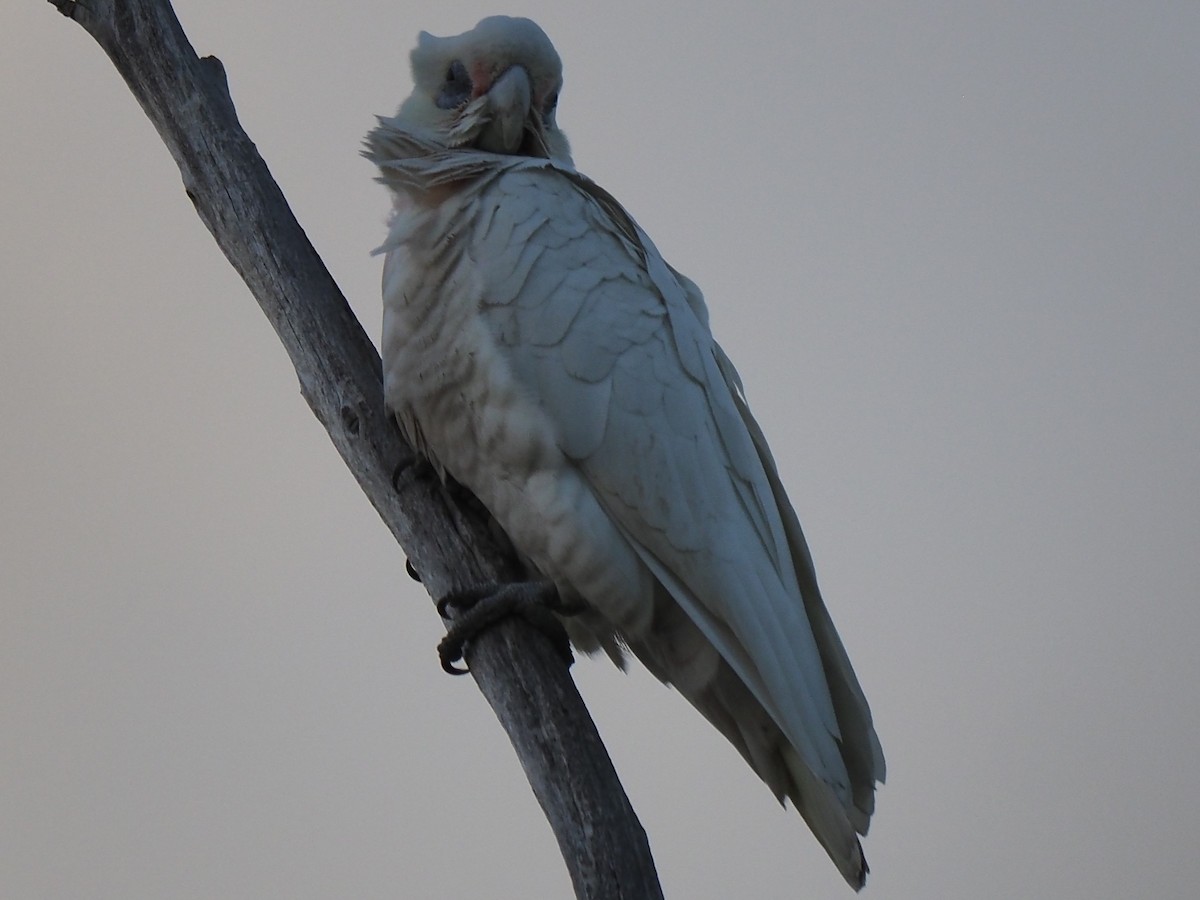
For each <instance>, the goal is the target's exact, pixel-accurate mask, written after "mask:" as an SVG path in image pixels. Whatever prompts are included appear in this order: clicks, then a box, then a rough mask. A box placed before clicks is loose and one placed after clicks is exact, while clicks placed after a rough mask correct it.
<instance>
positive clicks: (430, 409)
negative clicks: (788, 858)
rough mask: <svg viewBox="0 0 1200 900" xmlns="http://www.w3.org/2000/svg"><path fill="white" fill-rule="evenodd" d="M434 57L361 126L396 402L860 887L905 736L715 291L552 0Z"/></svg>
mask: <svg viewBox="0 0 1200 900" xmlns="http://www.w3.org/2000/svg"><path fill="white" fill-rule="evenodd" d="M412 74H413V81H414V83H415V87H414V89H413V93H412V95H411V96H410V97H409V98H408V99H407V100H405V101H404V103H403V105H401V107H400V110H399V112H398V114H397V115H396V116H395V117H394V118H381V119H380V120H379V125H378V127H377V128H375V129H374V130H373V131H372V132H371V133H370V134H369V135H368V137H367V140H366V145H367V149H366V151H365V155H366V156H368V157H369V158H370V159H371V160H372V161H374V162H375V163H376V164H377V165H378V166H379V169H380V171H381V173H382V175H381V179H380V180H381V181H383V182H384V183H385V184H386V185H387V186H388V187H389V188H390V189H391V190H392V192H393V193H394V195H395V209H394V213H393V216H392V218H391V221H390V231H389V234H388V237H387V240H386V242H385V243H384V244H383V246H382V247H381V248H380V251H381V252H386V254H387V258H386V261H385V263H384V273H383V306H384V313H383V368H384V382H385V396H386V400H387V404H388V407H389V409H390V410H391V411H392V412H393V413H394V414H395V416H396V418H397V419H398V420H399V423H400V426H401V428H402V429H403V431H404V433H405V435H406V436H407V437H408V439H409V440H410V441H411V443H412V444H413V446H414V447H415V448H416V449H417V450H418V451H419V452H420V453H421V454H423V455H424V456H425V457H426V458H428V460H429V461H430V462H431V463H432V464H433V466H434V467H435V468H436V469H437V471H439V472H440V473H442V474H443V475H449V476H451V477H453V478H454V479H455V480H456V481H458V482H459V483H461V484H462V485H465V486H466V487H467V488H469V489H470V490H471V491H472V492H473V493H474V494H475V496H476V497H478V498H479V500H480V501H481V502H482V504H483V505H484V506H485V507H486V508H487V510H488V511H489V513H490V514H491V515H492V516H493V517H494V518H495V520H496V522H497V523H498V524H499V525H500V526H501V527H502V528H503V530H504V532H505V533H506V534H507V535H508V537H509V539H510V540H511V541H512V544H513V546H514V547H515V548H516V549H517V551H518V553H519V554H520V555H521V557H522V558H523V559H524V561H525V563H526V565H527V566H528V567H529V569H530V570H531V571H532V572H533V573H534V575H535V577H537V578H540V579H543V580H545V581H548V582H552V583H553V585H554V586H555V587H556V588H557V590H558V593H559V594H560V596H561V597H562V598H563V600H564V602H565V603H567V604H570V605H575V606H578V607H581V608H582V609H583V612H582V613H580V614H578V615H572V616H569V617H565V619H564V624H565V625H566V627H567V629H568V632H569V633H570V636H571V639H572V642H573V643H574V644H575V646H576V647H578V648H579V649H581V650H584V651H586V652H591V651H594V650H597V649H599V648H603V649H605V650H607V651H608V652H609V654H610V655H612V656H613V657H614V658H615V659H620V658H621V657H622V654H623V653H624V651H625V649H626V648H627V649H628V650H629V651H632V653H633V654H634V655H635V656H637V657H638V658H639V659H640V660H641V661H642V662H643V663H644V664H645V665H646V666H647V667H648V668H649V669H650V671H652V672H653V673H654V674H655V675H656V676H658V677H659V678H660V679H662V680H663V681H665V682H668V683H670V684H672V685H674V686H675V687H676V688H677V689H678V690H679V692H680V693H681V694H683V696H685V697H686V698H687V699H688V700H689V701H690V702H691V703H692V705H693V706H695V707H696V708H697V709H698V710H699V711H700V712H701V713H703V714H704V715H705V716H706V717H707V718H708V719H709V721H710V722H712V724H713V725H715V726H716V727H717V728H718V729H720V731H721V733H722V734H724V735H725V737H726V738H728V739H729V741H730V742H731V743H732V744H733V745H734V746H735V747H736V748H737V749H738V751H739V752H740V753H741V754H742V756H743V757H745V759H746V761H747V762H748V763H749V764H750V765H751V766H752V767H753V769H754V771H755V772H757V773H758V775H759V777H761V778H762V780H763V781H765V782H766V783H767V785H768V787H770V789H771V790H772V791H773V792H774V793H775V795H776V797H777V798H779V799H780V800H781V801H782V800H783V799H784V798H789V799H790V800H791V801H792V803H793V804H794V805H795V806H796V809H798V810H799V812H800V814H801V815H802V816H803V817H804V819H805V821H806V822H807V823H808V825H809V826H810V827H811V828H812V831H813V833H814V834H815V835H816V837H817V840H819V841H820V842H821V845H822V846H823V847H824V848H825V850H826V851H827V852H828V853H829V855H830V857H831V858H832V859H833V861H834V862H835V863H836V864H837V866H838V868H839V869H840V870H841V872H842V874H843V875H844V876H845V877H846V880H847V881H849V883H850V884H851V885H852V886H854V887H855V888H858V887H861V886H862V884H863V881H864V878H865V875H866V871H867V866H866V862H865V860H864V859H863V854H862V849H861V846H860V845H859V841H858V837H857V835H859V834H865V833H866V831H867V825H868V823H869V821H870V818H871V813H872V811H873V809H874V805H875V803H874V797H875V784H876V782H878V781H882V780H883V776H884V761H883V753H882V750H881V749H880V744H879V739H878V738H877V737H876V734H875V729H874V727H873V726H872V723H871V713H870V710H869V709H868V707H867V701H866V699H865V698H864V696H863V693H862V690H861V688H860V687H859V685H858V681H857V679H856V678H855V675H854V672H853V670H852V669H851V666H850V660H849V659H848V658H847V656H846V651H845V650H844V649H843V647H842V643H841V640H840V639H839V638H838V635H837V632H836V631H835V630H834V627H833V623H832V622H831V620H830V618H829V614H828V613H827V612H826V610H825V604H824V602H823V601H822V599H821V594H820V592H819V590H818V588H817V582H816V577H815V574H814V571H813V564H812V560H811V558H810V556H809V552H808V548H807V546H806V545H805V541H804V536H803V534H802V533H801V530H800V522H799V520H798V519H797V518H796V514H795V512H794V511H793V510H792V506H791V504H790V503H789V502H788V498H787V495H786V494H785V493H784V489H783V485H782V484H781V483H780V480H779V473H778V471H777V470H776V467H775V462H774V460H773V459H772V457H771V452H770V450H769V449H768V448H767V442H766V439H765V438H764V437H763V433H762V430H761V429H760V428H759V426H758V424H757V423H756V422H755V420H754V417H753V416H752V415H751V413H750V408H749V407H748V406H747V403H746V398H745V394H744V393H743V390H742V384H741V381H740V380H739V378H738V375H737V372H736V371H735V370H734V367H733V364H732V363H731V362H730V361H729V359H728V357H726V355H725V353H724V352H723V351H722V350H721V348H720V346H718V345H717V343H716V341H714V340H713V337H712V334H711V332H710V331H709V326H708V313H707V310H706V309H705V305H704V300H703V298H702V296H701V294H700V291H699V290H698V289H697V287H696V286H695V285H694V284H693V283H692V282H691V281H689V280H688V279H687V278H685V277H684V276H682V275H680V274H679V273H678V272H676V271H675V270H674V269H672V268H671V267H670V266H669V265H667V263H666V262H665V261H664V260H663V258H662V256H660V255H659V252H658V250H657V249H656V248H655V246H654V244H653V243H652V242H651V240H650V238H648V237H647V236H646V234H645V233H644V232H643V231H642V229H641V228H639V227H638V225H637V223H636V222H634V221H633V219H632V218H630V216H629V214H628V213H626V212H625V210H624V209H623V208H622V207H621V206H620V204H618V203H617V201H616V200H614V199H613V198H612V196H610V195H609V194H608V193H606V192H605V191H604V190H603V189H601V188H600V187H598V186H597V185H596V184H594V183H593V182H592V181H590V180H588V179H587V178H586V177H584V176H583V175H580V174H579V173H578V172H577V171H576V170H575V167H574V164H573V163H572V162H571V156H570V150H569V148H568V145H567V139H566V137H565V136H564V135H563V133H562V132H561V131H560V130H559V129H558V126H557V125H556V124H555V107H556V105H557V103H558V95H559V90H560V89H561V88H562V64H561V62H560V60H559V57H558V54H557V53H556V52H555V50H554V47H553V45H552V44H551V43H550V40H549V38H547V37H546V35H545V33H544V32H543V31H542V30H541V29H540V28H539V27H538V26H537V25H536V24H534V23H533V22H531V21H529V20H528V19H515V18H507V17H502V16H496V17H493V18H487V19H484V20H483V21H481V22H480V23H479V24H478V25H477V26H476V27H475V28H474V29H472V30H471V31H468V32H466V33H465V34H461V35H458V36H457V37H447V38H439V37H434V36H432V35H430V34H427V33H422V34H421V35H420V39H419V41H418V43H417V47H416V49H415V50H414V51H413V53H412Z"/></svg>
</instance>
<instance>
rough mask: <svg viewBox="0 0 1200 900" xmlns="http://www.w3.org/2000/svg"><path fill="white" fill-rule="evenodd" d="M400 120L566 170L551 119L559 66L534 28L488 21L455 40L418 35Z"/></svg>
mask: <svg viewBox="0 0 1200 900" xmlns="http://www.w3.org/2000/svg"><path fill="white" fill-rule="evenodd" d="M412 74H413V84H414V87H413V92H412V95H411V96H410V97H409V98H408V99H407V100H405V101H404V103H403V105H401V107H400V111H399V114H398V118H399V119H401V120H402V121H404V122H406V123H407V124H409V125H413V126H419V127H422V128H427V129H430V130H432V131H433V132H435V133H436V134H437V136H438V138H439V140H441V141H443V142H444V143H446V144H447V145H449V146H452V147H470V148H472V149H476V150H485V151H488V152H490V153H505V154H512V155H517V156H538V157H546V158H549V159H554V160H557V161H559V162H564V163H567V164H570V161H571V155H570V148H569V146H568V144H567V138H566V135H564V134H563V133H562V132H561V131H560V130H559V129H558V125H557V124H556V123H555V120H554V113H555V107H556V106H557V104H558V92H559V91H560V90H561V89H562V60H560V59H559V57H558V53H557V52H556V51H555V49H554V45H553V44H551V43H550V39H549V38H548V37H546V33H545V32H544V31H542V29H541V28H539V27H538V26H537V25H536V24H535V23H534V22H531V21H530V20H529V19H514V18H509V17H508V16H492V17H490V18H487V19H484V20H483V21H481V22H480V23H479V24H478V25H476V26H475V27H474V28H473V29H471V30H470V31H468V32H465V33H463V34H459V35H455V36H454V37H434V36H433V35H431V34H429V33H428V32H424V31H423V32H421V35H420V38H419V39H418V41H417V46H416V48H415V49H414V50H413V52H412Z"/></svg>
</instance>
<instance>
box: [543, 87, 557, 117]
mask: <svg viewBox="0 0 1200 900" xmlns="http://www.w3.org/2000/svg"><path fill="white" fill-rule="evenodd" d="M557 108H558V91H555V92H554V93H553V94H551V95H550V96H549V97H547V98H546V104H545V114H546V115H550V113H552V112H554V110H555V109H557Z"/></svg>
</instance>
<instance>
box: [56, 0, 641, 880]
mask: <svg viewBox="0 0 1200 900" xmlns="http://www.w3.org/2000/svg"><path fill="white" fill-rule="evenodd" d="M50 2H51V3H52V4H53V5H54V6H55V7H56V8H58V10H59V11H60V12H62V13H63V14H64V15H66V16H67V17H68V18H71V19H73V20H74V21H76V22H77V23H79V24H80V25H81V26H82V27H83V28H84V29H85V30H86V31H87V32H88V34H90V35H91V36H92V37H93V38H94V39H95V40H96V42H97V43H98V44H99V45H100V46H101V48H103V50H104V51H105V53H106V54H107V55H108V56H109V58H110V59H111V60H112V62H113V64H114V65H115V66H116V68H117V70H118V71H119V72H120V73H121V76H122V77H123V78H124V79H125V82H126V83H127V84H128V86H129V88H130V90H131V91H132V92H133V94H134V96H135V97H136V98H137V100H138V102H139V103H140V104H141V106H142V109H143V110H144V111H145V112H146V115H147V116H148V117H149V118H150V121H151V122H152V123H153V124H154V126H155V128H157V130H158V133H159V135H160V137H161V138H162V140H163V142H164V143H165V144H166V146H167V149H168V150H169V151H170V152H171V155H172V156H173V157H174V159H175V162H176V163H177V164H178V166H179V171H180V174H181V175H182V177H183V184H184V189H185V190H186V192H187V195H188V197H189V198H190V199H191V201H192V203H193V204H194V206H195V208H196V212H197V213H198V214H199V216H200V218H201V219H202V220H203V222H204V224H205V225H206V226H207V227H208V229H209V231H211V232H212V235H213V237H214V238H215V239H216V241H217V244H218V245H219V246H220V247H221V250H222V251H223V252H224V253H225V256H226V257H227V258H228V259H229V261H230V263H231V264H232V265H233V267H234V268H235V269H236V270H237V271H238V273H239V274H240V275H241V276H242V278H243V279H244V280H245V282H246V284H247V285H248V286H249V288H250V290H251V292H252V293H253V294H254V296H255V298H256V299H257V300H258V302H259V305H260V306H261V307H262V310H263V312H264V313H266V315H267V318H268V319H270V321H271V324H272V325H273V326H274V328H275V331H276V332H277V333H278V335H279V338H280V340H281V341H282V342H283V345H284V347H285V348H286V349H287V352H288V354H289V356H290V357H291V359H292V363H293V365H294V366H295V368H296V374H297V376H298V377H299V380H300V390H301V392H302V394H303V395H304V398H305V399H306V400H307V401H308V404H309V406H310V407H312V411H313V413H314V414H315V415H316V417H317V418H318V419H319V420H320V421H321V424H322V425H324V426H325V428H326V430H327V431H328V432H329V436H330V438H331V440H332V441H333V443H334V445H335V446H336V447H337V449H338V452H339V453H341V455H342V458H343V459H344V460H345V462H346V465H347V466H348V467H349V469H350V471H351V472H352V473H353V474H354V477H355V478H357V479H358V483H359V485H360V486H361V487H362V489H363V492H364V493H366V495H367V497H368V499H370V501H371V503H372V504H373V505H374V507H375V509H376V510H377V511H378V513H379V515H380V517H381V518H382V519H383V521H384V523H385V524H386V525H387V526H388V528H390V529H391V531H392V534H393V535H395V537H396V540H397V541H398V542H399V543H400V545H401V547H403V549H404V551H405V553H407V554H408V557H409V559H411V560H412V562H413V564H414V565H415V566H416V568H417V570H418V571H419V572H420V573H421V577H422V581H423V583H424V584H425V586H426V588H427V589H428V590H429V592H430V594H431V595H432V596H433V597H435V598H438V597H443V596H445V595H447V594H449V593H451V592H455V591H462V590H465V589H468V588H471V587H474V586H478V585H481V584H488V583H493V582H505V581H512V580H515V579H519V578H521V577H522V574H523V573H522V571H521V567H520V565H519V563H518V562H517V561H516V560H515V559H514V558H513V557H512V555H511V552H510V551H509V550H508V549H507V548H505V547H503V546H501V545H500V544H499V543H498V542H497V541H496V540H495V539H494V538H493V536H492V535H491V534H490V532H489V529H488V526H487V523H486V522H485V521H484V520H483V519H482V517H481V515H480V514H479V513H478V512H477V511H475V510H473V509H471V508H469V507H466V508H464V507H461V506H459V505H457V504H456V503H455V502H454V498H453V497H451V496H449V495H448V494H447V493H446V491H445V490H444V489H443V487H442V486H441V485H440V484H438V483H437V482H436V481H435V480H433V479H430V478H425V477H421V476H420V475H419V474H418V468H417V467H413V466H411V465H409V466H408V467H407V468H406V469H405V470H404V476H403V477H402V478H400V479H399V484H398V485H397V486H395V487H394V486H393V484H392V475H393V472H394V471H395V470H396V467H397V466H398V465H399V464H401V463H403V462H409V463H411V462H412V461H413V460H414V455H413V451H412V450H411V448H409V447H408V446H406V445H405V443H404V442H403V440H402V438H401V436H400V433H399V431H398V429H397V428H396V426H395V423H394V422H393V421H392V420H391V417H390V416H388V415H387V414H386V412H385V409H384V404H383V385H382V376H381V366H380V361H379V355H378V353H376V351H375V348H374V346H373V345H372V343H371V341H370V339H369V338H368V337H367V335H366V333H365V332H364V331H363V329H362V327H361V326H360V325H359V323H358V320H357V319H356V318H355V317H354V314H353V312H352V311H351V310H350V307H349V306H348V305H347V303H346V301H345V298H344V297H343V296H342V294H341V291H340V290H339V289H338V287H337V285H336V284H335V283H334V281H333V278H332V277H331V276H330V274H329V272H328V271H327V270H326V269H325V266H324V264H323V263H322V262H321V260H320V258H319V257H318V255H317V253H316V251H315V250H314V249H313V247H312V245H311V244H310V243H309V241H308V238H307V237H306V236H305V234H304V231H303V229H301V227H300V225H299V223H297V221H296V219H295V217H294V216H293V215H292V212H291V210H290V209H289V208H288V204H287V201H286V200H285V199H284V196H283V194H282V192H281V191H280V190H279V187H278V185H276V184H275V181H274V179H272V177H271V174H270V172H269V171H268V170H267V166H266V164H265V163H264V162H263V160H262V158H261V157H260V156H259V155H258V151H257V149H256V148H255V146H254V144H253V143H252V142H251V141H250V139H249V138H248V137H247V135H246V133H245V132H244V131H243V130H242V128H241V125H240V124H239V123H238V120H237V116H236V113H235V111H234V107H233V101H232V99H231V98H230V95H229V90H228V86H227V85H226V82H225V73H224V68H223V67H222V65H221V63H220V61H219V60H217V59H215V58H212V57H207V58H205V59H203V60H201V59H198V58H197V56H196V53H195V51H194V50H193V49H192V47H191V44H190V43H189V42H188V40H187V37H186V36H185V35H184V33H183V30H182V28H181V26H180V24H179V21H178V19H176V17H175V14H174V11H173V10H172V9H171V6H170V4H169V3H168V2H167V0H83V2H72V0H50ZM430 659H431V662H432V659H433V656H432V654H431V657H430ZM467 662H468V664H469V665H470V671H471V674H472V675H473V676H474V678H475V681H476V683H477V684H478V686H479V689H480V690H481V691H482V692H483V694H484V696H485V697H486V698H487V700H488V702H489V703H490V704H491V706H492V709H493V710H494V711H495V713H496V716H497V718H498V719H499V720H500V722H501V724H502V725H503V726H504V728H505V730H506V731H507V732H508V735H509V738H510V740H511V741H512V744H513V747H514V748H515V749H516V751H517V754H518V756H519V757H520V760H521V764H522V766H523V767H524V769H525V773H526V775H527V777H528V778H529V782H530V785H531V786H532V788H533V790H534V793H535V795H536V796H537V799H538V802H539V803H540V804H541V806H542V809H543V811H544V812H545V814H546V817H547V819H548V820H549V822H550V825H551V827H552V828H553V830H554V833H555V836H556V838H557V839H558V843H559V849H560V850H561V851H562V854H563V858H564V860H565V861H566V864H567V868H568V870H569V872H570V875H571V880H572V883H573V884H574V887H575V894H576V896H577V897H578V898H580V900H583V898H587V900H616V898H623V900H625V898H627V900H633V898H637V900H642V898H656V897H658V898H661V897H662V891H661V889H660V887H659V884H658V878H657V875H656V874H655V870H654V862H653V860H652V858H651V856H650V849H649V844H648V842H647V840H646V835H645V832H644V831H643V830H642V827H641V825H640V823H639V822H638V820H637V817H636V815H635V814H634V812H633V809H632V807H631V806H630V805H629V801H628V799H627V798H626V796H625V791H624V789H623V788H622V786H621V784H620V782H619V780H618V779H617V776H616V773H615V771H614V770H613V768H612V763H611V762H610V760H609V758H608V754H607V752H606V751H605V749H604V746H603V744H602V743H601V741H600V737H599V735H598V733H597V732H596V728H595V725H594V724H593V723H592V720H591V717H590V716H589V715H588V712H587V709H586V707H585V706H584V704H583V701H582V699H581V698H580V696H579V693H578V691H577V690H576V688H575V684H574V682H573V681H572V680H571V678H570V675H569V672H568V670H567V668H566V667H565V666H564V665H563V662H562V659H561V657H560V656H559V654H558V652H557V651H556V650H555V648H554V647H553V646H552V645H551V643H550V642H549V641H548V640H546V639H545V638H544V637H543V636H542V635H541V634H539V633H538V632H537V631H536V630H534V629H533V628H531V627H530V626H528V625H527V624H524V623H522V622H521V621H519V620H516V619H510V620H506V621H504V622H502V623H500V624H499V625H497V626H495V627H493V628H491V629H489V630H487V631H486V632H484V633H483V634H481V635H480V636H479V637H478V638H477V639H474V640H472V641H471V644H470V646H469V648H468V653H467Z"/></svg>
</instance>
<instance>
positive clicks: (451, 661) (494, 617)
mask: <svg viewBox="0 0 1200 900" xmlns="http://www.w3.org/2000/svg"><path fill="white" fill-rule="evenodd" d="M437 609H438V613H439V614H440V615H441V617H442V618H443V619H445V620H446V621H447V622H449V624H448V625H447V627H446V636H445V637H444V638H442V641H441V643H439V644H438V657H439V658H440V659H441V661H442V668H443V669H444V670H445V671H447V672H449V673H450V674H451V675H466V674H467V670H466V669H464V668H460V667H458V666H456V665H455V663H457V662H458V661H459V660H461V659H462V658H463V651H464V650H465V649H466V647H467V644H468V643H470V641H471V639H472V638H474V637H476V636H478V635H479V634H480V633H481V632H482V631H484V630H486V629H488V628H490V627H491V626H493V625H495V624H496V623H497V622H500V621H502V620H503V619H506V618H508V617H509V616H520V617H521V618H523V619H525V621H527V622H529V624H531V625H533V626H534V627H535V628H537V629H538V631H540V632H542V634H544V635H546V637H548V638H549V639H550V642H551V643H552V644H554V648H555V649H556V650H557V651H558V652H559V655H560V656H562V658H563V660H564V661H565V662H566V664H567V665H568V666H569V665H571V663H572V662H573V661H574V658H573V657H572V655H571V642H570V640H569V639H568V638H567V632H566V629H565V628H563V626H562V623H561V622H560V621H559V620H558V616H556V615H555V613H561V614H564V615H569V614H571V612H572V610H569V609H566V608H564V606H563V604H562V602H561V601H560V600H559V597H558V591H556V590H555V588H554V585H552V584H550V583H549V582H544V581H522V582H516V583H513V584H490V585H484V586H483V587H478V588H472V589H470V590H466V591H459V592H457V593H454V594H450V595H449V596H447V597H443V598H442V599H441V600H439V601H438V604H437Z"/></svg>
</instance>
